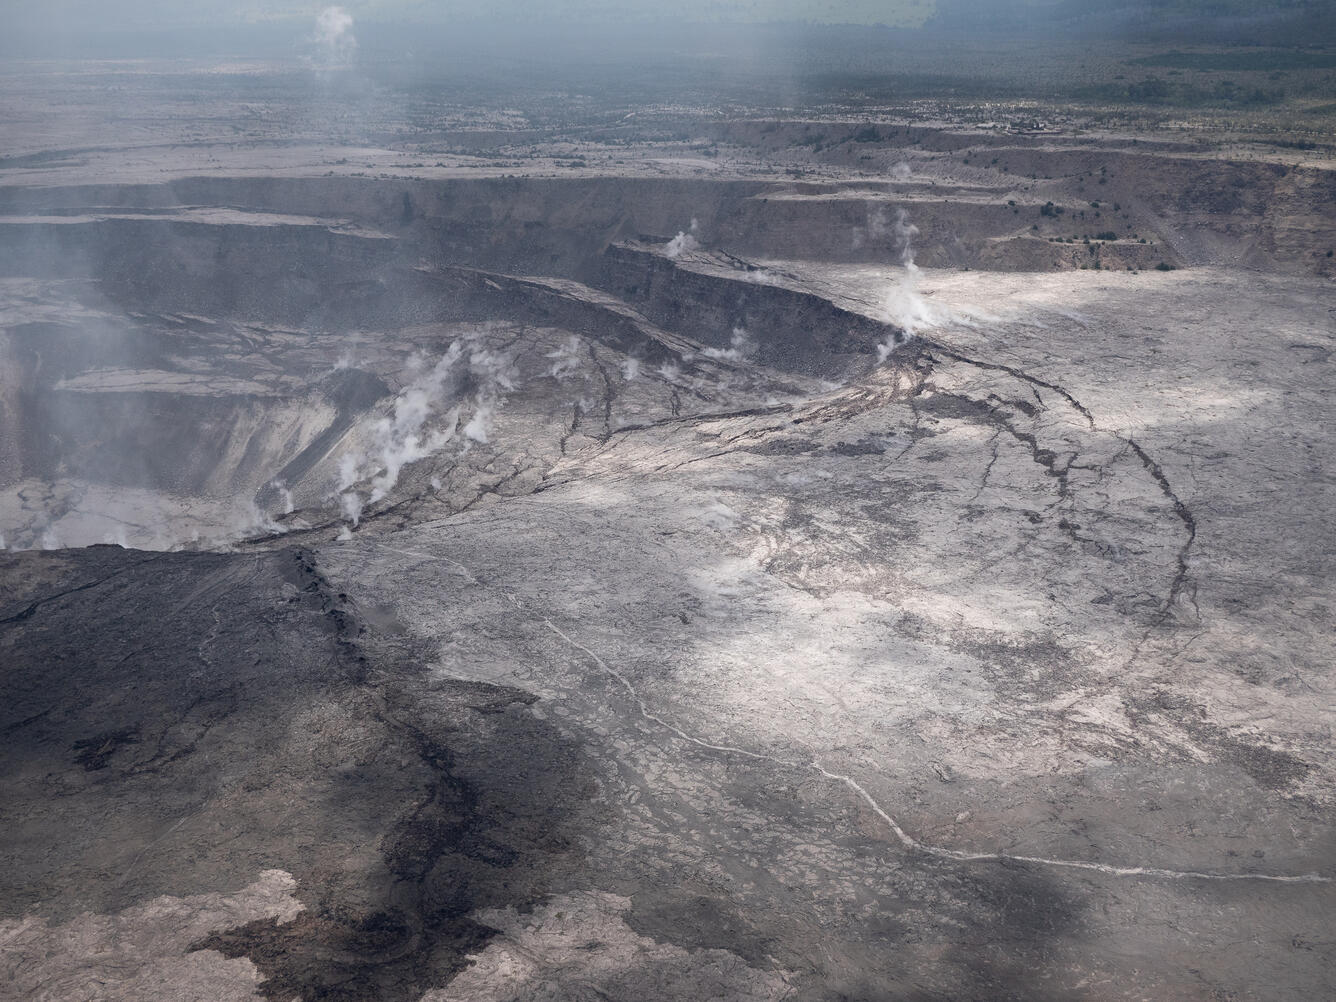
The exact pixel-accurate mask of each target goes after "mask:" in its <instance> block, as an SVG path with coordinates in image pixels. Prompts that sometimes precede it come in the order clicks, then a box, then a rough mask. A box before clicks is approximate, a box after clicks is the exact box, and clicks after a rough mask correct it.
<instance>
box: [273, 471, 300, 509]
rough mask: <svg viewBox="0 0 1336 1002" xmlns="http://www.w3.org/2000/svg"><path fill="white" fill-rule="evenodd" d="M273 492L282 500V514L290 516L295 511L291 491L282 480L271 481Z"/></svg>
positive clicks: (295, 507) (295, 505)
mask: <svg viewBox="0 0 1336 1002" xmlns="http://www.w3.org/2000/svg"><path fill="white" fill-rule="evenodd" d="M273 488H274V490H276V491H278V496H279V497H280V498H281V499H282V500H283V514H284V515H291V514H292V513H293V512H294V511H296V509H297V504H296V502H295V501H293V499H292V491H290V490H289V489H288V485H287V484H285V483H284V482H283V481H282V480H275V481H273Z"/></svg>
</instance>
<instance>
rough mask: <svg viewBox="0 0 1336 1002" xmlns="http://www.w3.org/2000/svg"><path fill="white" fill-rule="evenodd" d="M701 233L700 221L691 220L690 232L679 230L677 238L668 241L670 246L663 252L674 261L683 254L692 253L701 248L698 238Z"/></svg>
mask: <svg viewBox="0 0 1336 1002" xmlns="http://www.w3.org/2000/svg"><path fill="white" fill-rule="evenodd" d="M699 232H700V221H699V220H697V219H693V220H691V228H690V229H689V230H679V231H678V233H677V236H675V237H673V239H671V240H669V241H668V245H667V246H666V247H665V248H664V249H663V252H664V253H665V254H667V255H668V256H669V257H670V258H672V259H674V260H676V259H677V258H679V257H681V256H682V255H683V254H689V253H691V252H692V251H694V250H695V249H696V248H697V247H699V246H700V240H699V238H698V237H697V234H698V233H699Z"/></svg>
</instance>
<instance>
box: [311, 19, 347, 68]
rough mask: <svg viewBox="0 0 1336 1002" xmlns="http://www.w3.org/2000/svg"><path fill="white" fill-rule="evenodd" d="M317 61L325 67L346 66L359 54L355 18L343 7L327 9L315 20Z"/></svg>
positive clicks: (314, 38) (313, 39) (314, 35)
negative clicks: (354, 24) (354, 29)
mask: <svg viewBox="0 0 1336 1002" xmlns="http://www.w3.org/2000/svg"><path fill="white" fill-rule="evenodd" d="M311 41H312V42H314V43H315V47H316V60H317V61H318V62H319V63H320V64H321V65H323V66H346V65H347V64H348V63H350V62H352V59H353V55H354V54H355V53H356V52H357V38H356V36H354V35H353V17H352V15H351V14H349V13H348V12H347V11H346V10H344V9H343V8H342V7H326V8H325V9H324V10H322V11H321V12H320V13H319V14H317V15H316V18H315V33H314V34H313V35H312V36H311Z"/></svg>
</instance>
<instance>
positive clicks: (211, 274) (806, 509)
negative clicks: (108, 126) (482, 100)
mask: <svg viewBox="0 0 1336 1002" xmlns="http://www.w3.org/2000/svg"><path fill="white" fill-rule="evenodd" d="M340 23H342V22H340V21H338V20H337V19H335V20H334V21H331V31H333V30H334V29H335V28H337V26H338V24H340ZM346 29H347V26H346V25H345V30H346ZM332 37H333V39H334V42H337V41H338V38H339V37H342V36H341V35H338V34H337V33H336V35H335V36H332ZM332 44H334V43H333V42H331V45H332ZM356 51H357V50H356V49H355V48H347V47H346V46H345V47H344V48H342V49H339V50H338V52H337V53H336V55H337V57H338V59H340V60H351V59H352V58H353V55H354V54H355V52H356ZM331 58H333V57H331ZM328 69H329V67H328V66H326V67H325V70H328ZM322 72H323V70H322ZM146 86H147V85H146ZM209 86H210V87H217V88H222V89H223V90H225V88H226V87H227V86H229V85H226V84H223V83H213V84H210V85H209ZM331 86H333V85H331ZM206 90H207V88H206ZM209 92H210V93H212V91H209ZM219 92H223V91H219ZM509 113H510V112H506V113H505V114H509ZM229 114H230V112H229ZM497 114H498V115H501V117H504V115H502V113H500V112H498V113H497ZM656 114H658V115H661V117H660V118H657V119H656V120H655V121H656V124H655V125H654V126H652V127H649V126H647V127H645V131H644V132H643V133H642V132H640V131H636V130H638V129H639V128H640V127H639V126H635V125H623V124H618V126H617V127H618V129H621V130H623V131H618V132H616V133H615V135H612V138H611V139H608V138H607V137H606V136H604V138H605V139H607V142H606V143H605V145H604V147H600V146H599V143H600V142H603V140H596V139H589V140H581V141H580V143H581V144H582V145H576V146H575V147H572V145H571V144H572V140H571V138H570V136H569V134H568V133H567V132H566V131H563V130H554V131H552V132H550V133H543V132H541V130H538V131H535V132H534V133H533V134H532V135H530V134H529V133H526V135H527V136H528V139H527V140H526V142H527V143H528V144H529V145H528V146H526V147H524V158H523V160H522V161H521V160H519V159H518V157H519V153H518V152H517V149H518V148H519V147H518V146H517V145H516V144H518V143H519V142H520V141H519V140H517V139H516V138H515V137H514V136H513V135H511V134H510V133H507V132H506V130H505V129H502V128H500V127H497V128H495V129H492V130H489V129H481V128H479V127H477V126H476V123H470V124H469V127H468V129H464V128H463V126H459V127H458V129H457V134H456V133H451V134H452V135H453V136H454V139H453V140H452V142H454V143H456V144H463V143H464V142H465V141H466V140H467V142H468V143H470V144H476V145H473V146H470V147H469V148H470V149H473V150H474V151H475V153H477V151H479V150H482V151H490V152H486V155H485V156H483V155H482V154H477V155H474V154H469V155H468V157H465V156H464V155H463V154H457V153H440V154H431V155H428V154H425V153H424V152H423V151H422V150H421V149H416V148H415V149H408V148H406V147H404V148H400V147H396V146H395V143H398V142H399V140H395V141H394V142H390V141H389V140H385V143H387V144H388V145H387V146H386V147H385V148H380V147H373V145H372V144H371V141H370V140H366V142H364V143H362V144H361V145H356V144H353V143H352V142H351V141H350V140H346V139H345V140H340V141H338V142H335V141H333V140H329V139H325V140H322V144H314V143H311V142H309V140H310V137H309V136H307V137H303V138H301V139H300V140H298V139H293V140H292V142H291V143H288V144H286V145H281V146H276V147H274V148H273V149H271V150H269V151H268V153H267V154H266V156H269V157H270V158H269V159H266V160H264V161H263V162H264V164H265V166H264V167H263V168H262V169H260V168H256V167H255V166H254V164H255V163H258V162H260V161H258V160H257V159H256V158H257V157H258V156H259V154H258V153H257V152H256V150H257V149H258V147H257V146H250V147H247V148H246V149H233V148H232V146H230V145H228V143H225V142H223V141H222V140H220V141H219V143H218V145H216V146H208V150H209V152H208V154H207V157H209V158H212V159H205V160H202V161H200V162H199V163H195V162H193V161H191V162H187V161H183V160H181V159H180V157H181V155H180V154H179V153H172V152H170V150H171V144H168V143H164V145H163V146H161V147H154V149H156V150H159V153H158V156H159V160H158V161H155V167H154V170H153V171H148V170H147V169H146V168H145V167H144V165H143V161H142V160H141V159H139V158H140V157H141V156H142V154H141V153H138V152H136V151H135V149H132V148H130V147H128V146H126V147H119V146H116V145H115V144H113V143H109V144H108V145H107V147H106V148H105V149H98V150H92V151H87V152H86V153H83V154H80V157H83V158H84V159H79V158H72V159H71V158H66V157H62V156H54V155H47V154H42V153H33V154H32V156H33V157H36V158H37V159H36V160H31V159H29V160H25V161H23V163H22V164H10V165H9V166H5V164H6V163H7V161H0V534H3V543H4V547H5V550H6V552H4V553H2V554H0V665H3V666H4V667H3V670H2V671H0V733H2V734H3V735H4V737H3V740H2V741H0V803H3V804H4V805H5V809H6V816H7V818H8V819H9V823H7V824H6V825H5V826H4V828H3V834H2V835H0V842H3V849H4V857H5V860H6V866H5V867H4V868H3V873H0V956H3V958H4V964H5V967H4V969H5V970H7V971H9V972H11V982H12V985H13V986H15V987H13V988H12V991H13V992H17V995H16V997H25V998H48V999H51V1000H57V999H64V998H74V997H78V998H102V999H144V998H161V999H177V998H197V997H198V998H206V997H207V998H219V999H243V998H266V999H272V1000H282V1002H289V1000H291V999H293V998H300V999H303V1000H307V999H346V1000H361V999H388V1000H396V1002H397V1000H412V1002H418V1000H429V1002H447V1000H456V999H459V1000H463V999H469V1000H474V999H498V1000H502V999H504V1000H508V1002H509V1000H513V1002H519V1000H524V1002H539V1000H543V1002H551V1000H563V1002H564V1000H570V1002H576V1000H580V1002H583V1000H588V999H599V998H615V999H634V998H644V999H647V1000H658V999H665V1000H677V999H681V1000H688V999H691V1000H695V999H702V998H719V999H729V1000H758V1002H759V1000H767V1002H768V1000H780V999H794V1000H821V1002H826V1000H835V999H888V998H905V999H919V998H922V999H928V998H979V999H1027V1000H1028V999H1042V998H1054V999H1059V998H1062V999H1066V998H1100V999H1140V998H1147V997H1154V998H1188V999H1197V998H1200V999H1207V998H1223V997H1235V996H1237V997H1240V998H1245V997H1259V998H1261V997H1266V998H1277V999H1308V998H1322V997H1325V996H1326V995H1329V994H1330V989H1331V984H1330V970H1329V965H1328V963H1327V960H1326V955H1325V954H1324V952H1323V951H1324V940H1323V938H1322V930H1323V929H1324V928H1325V926H1324V924H1323V923H1324V922H1325V921H1326V917H1327V916H1328V915H1329V914H1331V912H1332V908H1333V905H1334V904H1336V900H1334V899H1333V893H1336V892H1334V891H1333V884H1332V879H1333V876H1336V871H1334V870H1333V866H1336V860H1334V859H1333V856H1332V852H1331V839H1330V832H1331V822H1332V817H1333V815H1332V811H1333V807H1334V805H1333V802H1332V794H1331V790H1332V789H1333V785H1332V784H1333V780H1336V776H1334V775H1333V765H1332V761H1333V760H1332V756H1331V748H1330V745H1331V725H1332V721H1331V714H1330V711H1329V707H1330V706H1331V705H1332V695H1333V691H1332V690H1333V685H1334V684H1336V683H1334V682H1333V671H1332V663H1331V657H1330V651H1329V650H1328V648H1329V646H1330V644H1329V637H1330V633H1331V627H1332V625H1333V624H1332V622H1331V618H1332V613H1331V609H1330V608H1329V605H1330V603H1329V601H1328V600H1327V592H1328V591H1329V581H1330V579H1331V574H1332V571H1333V567H1332V560H1333V558H1332V556H1331V554H1330V553H1329V552H1328V551H1329V549H1330V548H1329V547H1324V546H1323V545H1321V541H1322V540H1325V539H1328V538H1331V536H1332V534H1333V532H1334V531H1336V525H1334V524H1333V522H1334V521H1336V516H1333V512H1332V506H1331V504H1330V499H1329V497H1328V495H1329V493H1330V491H1329V477H1328V475H1327V474H1326V472H1325V471H1326V470H1327V469H1328V468H1329V466H1330V462H1331V460H1332V457H1333V456H1334V455H1336V442H1334V441H1333V437H1332V436H1333V431H1332V429H1333V428H1336V422H1334V421H1333V420H1331V418H1332V417H1333V415H1332V413H1331V411H1332V405H1331V402H1330V394H1329V392H1328V388H1329V385H1330V375H1331V366H1332V351H1333V350H1334V349H1336V345H1334V344H1333V332H1332V326H1331V323H1332V321H1331V307H1330V301H1331V299H1330V274H1331V272H1330V265H1329V264H1327V259H1326V257H1325V252H1319V250H1318V248H1320V247H1322V246H1324V245H1323V244H1322V243H1321V241H1323V240H1325V239H1326V238H1327V235H1328V230H1329V227H1328V229H1324V225H1325V223H1329V216H1330V209H1329V204H1328V203H1329V197H1330V194H1331V192H1332V186H1331V185H1332V182H1331V178H1332V176H1333V175H1332V168H1331V164H1330V163H1329V162H1327V161H1323V160H1321V158H1319V157H1316V156H1314V158H1313V162H1311V163H1307V164H1305V165H1303V166H1302V167H1301V168H1300V167H1295V168H1292V169H1291V168H1287V169H1286V170H1285V171H1284V172H1281V171H1279V170H1278V169H1276V167H1275V165H1274V164H1271V163H1266V162H1246V163H1245V162H1243V161H1241V160H1239V159H1237V158H1234V157H1232V156H1225V155H1220V156H1209V155H1206V154H1204V153H1203V152H1202V151H1200V150H1197V149H1196V148H1195V147H1192V146H1190V145H1189V144H1185V143H1182V142H1175V143H1168V142H1149V141H1139V142H1137V143H1132V142H1131V141H1130V139H1129V138H1128V137H1127V136H1122V135H1082V136H1079V137H1078V136H1074V135H1073V136H1064V135H1062V134H1059V133H1051V134H1042V135H1039V134H1035V133H1034V131H1033V130H1029V129H1020V128H1014V129H1010V130H1008V129H1004V128H1000V127H999V128H990V129H987V130H978V129H964V128H958V127H949V126H944V125H942V124H940V123H938V124H924V123H923V122H922V121H919V122H917V123H915V124H905V123H904V122H899V123H897V124H890V123H882V124H880V125H877V126H876V127H871V126H869V125H867V124H866V123H865V122H863V121H862V120H861V119H859V118H858V117H857V116H851V115H845V116H844V117H842V118H839V119H838V120H837V121H833V122H823V123H821V128H820V132H821V138H820V140H819V143H820V144H821V145H822V148H823V151H824V152H823V153H822V157H823V159H821V160H819V161H815V162H814V160H813V157H815V156H816V153H815V152H814V150H813V146H814V143H813V138H812V137H813V135H814V132H813V128H812V125H811V123H804V122H795V121H793V120H792V117H791V116H788V117H786V116H782V115H775V116H771V117H762V118H757V117H755V116H752V117H748V116H741V115H739V116H736V117H734V118H730V117H728V116H720V115H715V114H713V113H712V114H710V115H699V114H697V113H695V112H687V111H681V110H671V111H661V112H656ZM925 114H926V113H925ZM227 120H228V121H231V120H232V119H227ZM164 121H168V119H164ZM616 121H619V120H616ZM665 122H666V123H669V124H671V125H673V129H671V130H670V129H668V128H667V126H666V125H665V124H664V123H665ZM683 123H685V124H683ZM456 124H457V125H458V123H456ZM679 125H680V126H681V128H683V129H688V131H687V132H686V133H685V134H687V135H690V136H695V135H696V132H695V131H691V130H702V131H701V135H705V136H707V138H708V139H709V142H710V144H711V146H710V148H711V149H712V150H713V151H714V152H713V155H711V156H708V157H704V156H701V155H699V151H697V154H696V155H688V154H690V153H691V151H690V150H686V149H684V148H683V146H682V144H681V142H679V141H677V140H674V139H672V138H671V137H672V135H674V134H676V133H675V130H676V129H677V128H678V126H679ZM200 127H201V128H203V126H200ZM688 127H689V128H688ZM146 128H147V126H146ZM154 128H156V129H159V130H161V131H163V132H165V133H166V134H167V135H168V136H169V137H176V136H177V133H176V132H175V131H173V130H177V129H179V126H177V125H161V124H159V125H156V126H154ZM599 128H600V129H602V128H604V126H603V125H600V126H599ZM869 129H870V130H871V131H869ZM596 134H597V135H598V136H603V135H604V133H602V132H598V133H596ZM159 138H161V137H159ZM362 138H363V139H365V138H366V137H362ZM382 138H383V137H382ZM614 140H615V141H614ZM422 142H423V144H425V143H426V140H423V141H422ZM232 145H237V144H232ZM241 145H243V146H244V144H241ZM190 148H191V149H194V147H190ZM573 148H574V149H576V150H578V151H579V153H580V154H581V156H582V158H583V159H582V161H581V162H582V164H583V166H575V165H574V163H575V162H574V160H573V159H572V158H573V157H574V156H575V155H576V154H575V153H574V152H572V149H573ZM600 149H601V150H602V152H601V153H600V152H599V151H600ZM502 151H504V152H502ZM720 151H722V152H720ZM71 156H72V155H71ZM967 157H968V159H967ZM174 158H176V159H174ZM521 163H522V165H523V166H522V167H517V166H516V165H517V164H521ZM243 168H245V169H243ZM818 168H819V170H818ZM516 170H519V171H520V174H521V175H522V176H509V175H514V174H515V173H516ZM355 174H362V175H367V176H354V175H355ZM378 175H383V176H378ZM796 175H801V176H796ZM1220 191H1226V192H1227V193H1229V194H1228V197H1227V198H1226V197H1224V196H1221V195H1220V194H1219V192H1220ZM1213 192H1214V194H1212V193H1213ZM1324 199H1326V200H1328V201H1327V202H1324V201H1323V200H1324ZM1096 203H1097V204H1098V208H1096ZM1324 205H1325V206H1326V208H1325V209H1324V208H1323V206H1324ZM1059 210H1061V211H1059ZM1324 212H1325V215H1324V214H1323V213H1324ZM1096 213H1099V215H1098V217H1097V216H1096V215H1095V214H1096ZM1324 220H1325V223H1324ZM1161 265H1163V267H1160V266H1161ZM103 544H113V545H103ZM1259 930H1260V931H1259ZM1263 933H1264V934H1263ZM0 994H3V990H0Z"/></svg>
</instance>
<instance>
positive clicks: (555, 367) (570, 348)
mask: <svg viewBox="0 0 1336 1002" xmlns="http://www.w3.org/2000/svg"><path fill="white" fill-rule="evenodd" d="M582 356H583V352H582V351H581V350H580V339H579V338H578V337H576V336H575V335H574V334H572V335H571V336H570V338H569V339H567V340H566V341H564V342H563V343H562V344H560V345H559V346H558V347H557V350H556V351H550V352H548V353H547V357H548V358H551V359H554V360H555V361H553V363H552V368H551V369H549V370H548V372H549V374H550V375H552V376H555V377H556V378H557V379H565V378H566V377H567V376H569V375H570V374H571V373H573V372H577V371H579V368H580V361H581V358H582Z"/></svg>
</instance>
